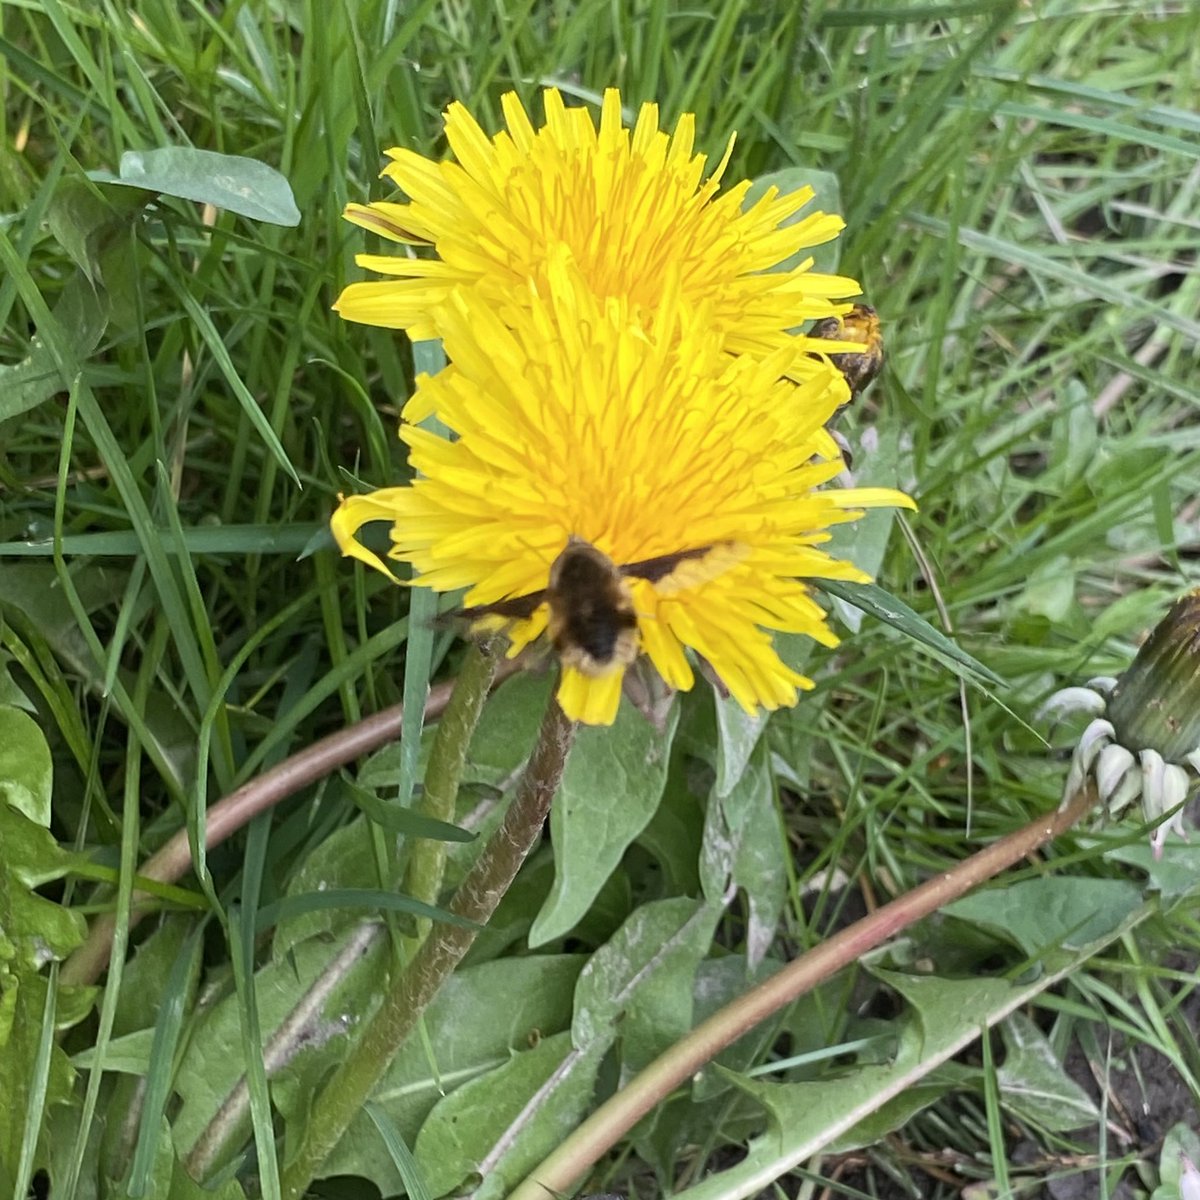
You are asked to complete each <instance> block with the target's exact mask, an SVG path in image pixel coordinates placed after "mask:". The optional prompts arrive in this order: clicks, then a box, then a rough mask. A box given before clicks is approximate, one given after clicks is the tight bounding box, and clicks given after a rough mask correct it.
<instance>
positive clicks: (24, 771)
mask: <svg viewBox="0 0 1200 1200" xmlns="http://www.w3.org/2000/svg"><path fill="white" fill-rule="evenodd" d="M53 773H54V768H53V763H52V762H51V760H50V747H49V746H48V745H47V744H46V735H45V734H44V733H42V731H41V729H40V728H39V726H38V723H37V722H36V721H35V720H34V719H33V718H32V717H31V716H29V715H28V714H27V713H23V712H22V711H21V710H20V709H18V708H10V707H9V706H7V705H0V803H3V802H4V801H5V800H7V801H8V803H9V804H11V805H12V806H13V808H15V809H17V810H18V811H19V812H22V813H24V814H25V815H26V816H27V817H28V818H29V819H30V820H31V821H34V822H36V823H37V824H38V825H42V826H48V825H49V824H50V790H51V783H52V779H53Z"/></svg>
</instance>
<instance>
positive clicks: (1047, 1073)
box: [997, 1012, 1100, 1133]
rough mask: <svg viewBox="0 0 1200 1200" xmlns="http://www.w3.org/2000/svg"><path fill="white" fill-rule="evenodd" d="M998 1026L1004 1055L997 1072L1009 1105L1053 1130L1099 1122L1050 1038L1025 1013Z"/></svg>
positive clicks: (1065, 1130)
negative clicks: (1002, 1062) (1059, 1059)
mask: <svg viewBox="0 0 1200 1200" xmlns="http://www.w3.org/2000/svg"><path fill="white" fill-rule="evenodd" d="M1000 1028H1001V1032H1002V1033H1003V1035H1004V1045H1005V1055H1004V1065H1003V1066H1002V1067H1001V1068H1000V1069H999V1071H998V1072H997V1076H998V1078H999V1082H1000V1098H1001V1100H1002V1101H1003V1102H1004V1104H1005V1105H1006V1106H1007V1107H1008V1108H1010V1109H1011V1110H1012V1111H1013V1112H1014V1113H1016V1114H1017V1116H1018V1117H1021V1118H1023V1119H1024V1120H1027V1121H1031V1122H1033V1123H1034V1124H1035V1125H1040V1126H1041V1127H1042V1128H1043V1129H1048V1130H1050V1131H1051V1132H1052V1133H1066V1132H1067V1131H1068V1130H1070V1129H1078V1128H1079V1127H1080V1126H1082V1125H1092V1124H1094V1123H1095V1122H1096V1121H1097V1120H1099V1118H1100V1111H1099V1109H1097V1108H1096V1106H1095V1104H1093V1103H1092V1100H1091V1098H1090V1097H1089V1096H1088V1094H1087V1092H1085V1091H1084V1090H1083V1088H1081V1087H1080V1086H1079V1084H1077V1083H1076V1082H1075V1080H1073V1079H1072V1078H1071V1077H1070V1076H1069V1075H1068V1074H1067V1073H1066V1071H1065V1070H1063V1065H1062V1063H1060V1062H1059V1061H1058V1055H1056V1054H1055V1053H1054V1048H1053V1047H1052V1046H1051V1045H1050V1042H1049V1040H1048V1039H1047V1038H1046V1036H1045V1035H1044V1034H1043V1033H1042V1031H1041V1030H1040V1029H1038V1027H1037V1026H1036V1025H1035V1024H1034V1023H1033V1022H1032V1021H1031V1020H1030V1019H1029V1018H1028V1017H1027V1016H1025V1014H1024V1013H1019V1012H1016V1013H1013V1014H1012V1016H1011V1017H1009V1018H1008V1020H1007V1021H1005V1022H1004V1024H1003V1025H1002V1026H1001V1027H1000Z"/></svg>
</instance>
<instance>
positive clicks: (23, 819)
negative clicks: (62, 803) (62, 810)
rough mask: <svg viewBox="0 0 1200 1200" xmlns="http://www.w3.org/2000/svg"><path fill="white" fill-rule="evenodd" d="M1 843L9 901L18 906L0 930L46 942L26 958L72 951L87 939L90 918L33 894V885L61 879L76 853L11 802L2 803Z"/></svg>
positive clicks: (1, 874) (1, 871) (0, 867)
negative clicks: (56, 839)
mask: <svg viewBox="0 0 1200 1200" xmlns="http://www.w3.org/2000/svg"><path fill="white" fill-rule="evenodd" d="M0 847H3V853H2V854H0V879H4V880H6V881H7V882H8V884H9V892H8V898H9V902H10V903H11V904H13V905H14V906H15V907H14V908H13V909H12V910H11V915H10V916H9V917H7V918H6V919H5V920H4V922H3V924H0V931H2V932H3V933H4V934H5V935H6V936H7V937H8V938H9V939H22V938H33V939H38V940H39V941H41V942H42V943H43V944H42V945H41V946H40V947H39V948H38V949H37V951H36V953H32V954H31V957H30V958H29V959H28V960H27V961H29V962H30V963H34V962H40V963H45V962H47V961H48V958H47V952H49V955H50V957H53V958H61V957H63V956H64V955H66V954H69V953H70V952H71V951H72V950H74V949H75V947H76V946H77V945H78V944H79V942H80V941H81V940H82V939H83V934H84V932H85V931H86V929H87V924H86V922H85V921H84V919H83V917H82V916H81V915H80V914H79V913H77V912H73V911H72V910H70V909H67V908H63V907H62V905H60V904H55V903H54V901H53V900H47V899H45V898H44V897H42V896H38V895H35V894H34V892H33V891H32V889H33V888H36V887H41V885H42V884H44V883H49V882H50V881H51V880H54V879H61V878H62V877H63V876H64V875H66V874H67V873H68V872H69V870H70V868H71V865H72V863H74V862H75V856H74V855H73V854H71V853H70V852H69V851H66V850H64V849H62V847H61V846H59V844H58V843H57V842H56V841H55V840H54V838H53V837H52V836H51V835H50V833H49V832H48V831H47V830H46V829H44V828H43V827H42V826H41V825H38V824H36V823H35V822H33V821H31V820H30V819H29V818H28V817H27V816H25V815H24V813H20V812H18V811H17V810H16V809H15V808H12V807H10V806H9V805H7V804H0Z"/></svg>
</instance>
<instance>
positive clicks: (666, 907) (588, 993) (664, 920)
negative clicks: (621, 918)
mask: <svg viewBox="0 0 1200 1200" xmlns="http://www.w3.org/2000/svg"><path fill="white" fill-rule="evenodd" d="M708 919H709V917H708V914H707V912H706V911H705V906H704V905H702V904H701V903H700V902H699V901H697V900H691V899H689V898H687V897H685V896H678V897H675V898H673V899H669V900H655V901H652V902H651V903H649V904H643V905H642V906H641V908H639V909H636V910H635V911H634V912H633V913H632V914H631V915H630V917H629V919H628V920H627V921H626V922H625V923H624V924H623V925H622V926H621V928H620V929H619V930H617V932H616V933H615V934H614V935H613V937H612V938H611V939H610V940H609V941H608V942H607V943H606V944H605V945H603V946H601V947H600V949H599V950H597V951H596V953H595V954H593V955H592V957H591V958H590V959H589V960H588V963H587V966H586V967H584V969H583V971H582V972H581V973H580V976H579V983H578V985H577V986H576V988H575V1015H574V1017H573V1019H572V1022H571V1029H572V1038H573V1041H574V1044H575V1047H576V1049H586V1048H589V1047H591V1046H592V1045H594V1044H597V1043H598V1044H602V1045H610V1044H611V1043H612V1041H613V1039H614V1038H615V1037H616V1035H617V1030H618V1028H619V1026H620V1025H621V1023H622V1022H623V1021H624V1019H625V1014H626V1012H627V1011H628V1009H629V1006H630V1004H632V1003H633V1002H634V999H635V998H636V995H637V991H638V989H639V988H640V987H642V986H644V985H645V984H646V982H647V981H648V980H649V979H650V978H651V976H652V975H653V974H654V972H656V971H658V970H659V969H661V968H663V967H664V965H668V964H670V962H671V960H672V956H673V955H674V954H675V953H676V952H677V950H682V952H683V953H684V954H685V956H686V955H687V953H688V950H687V948H688V947H689V946H690V945H691V944H692V942H693V940H694V929H695V927H696V925H697V924H700V925H703V924H705V923H706V922H707V920H708ZM622 1032H624V1030H622Z"/></svg>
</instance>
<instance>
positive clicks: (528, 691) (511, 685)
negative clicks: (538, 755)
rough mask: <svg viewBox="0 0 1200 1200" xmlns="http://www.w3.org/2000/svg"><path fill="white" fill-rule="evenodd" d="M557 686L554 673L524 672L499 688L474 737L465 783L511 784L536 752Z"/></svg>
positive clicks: (481, 716)
mask: <svg viewBox="0 0 1200 1200" xmlns="http://www.w3.org/2000/svg"><path fill="white" fill-rule="evenodd" d="M554 683H555V681H554V678H553V672H551V671H547V672H545V673H542V674H535V673H533V672H531V671H525V672H522V673H521V674H520V675H517V676H516V677H514V678H513V679H509V680H507V681H506V682H505V683H503V684H501V685H500V687H498V688H497V689H496V691H495V693H494V694H493V695H492V696H490V697H489V698H488V701H487V703H486V704H485V705H484V706H483V712H482V713H481V714H480V717H479V724H478V725H476V727H475V733H474V734H473V735H472V737H471V746H470V749H469V750H468V751H467V765H466V768H465V770H464V772H463V782H464V783H483V784H487V785H488V786H489V787H504V786H505V785H508V784H511V783H512V781H513V776H514V775H515V774H516V772H517V771H518V770H520V768H521V766H522V764H523V763H524V762H525V760H526V759H528V757H529V755H530V752H531V751H532V750H533V744H534V741H535V740H536V739H537V731H538V728H539V726H540V725H541V723H542V714H543V713H545V711H546V700H547V698H548V697H549V695H550V690H551V688H552V687H553V686H554ZM556 803H557V801H556Z"/></svg>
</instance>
